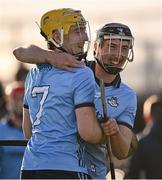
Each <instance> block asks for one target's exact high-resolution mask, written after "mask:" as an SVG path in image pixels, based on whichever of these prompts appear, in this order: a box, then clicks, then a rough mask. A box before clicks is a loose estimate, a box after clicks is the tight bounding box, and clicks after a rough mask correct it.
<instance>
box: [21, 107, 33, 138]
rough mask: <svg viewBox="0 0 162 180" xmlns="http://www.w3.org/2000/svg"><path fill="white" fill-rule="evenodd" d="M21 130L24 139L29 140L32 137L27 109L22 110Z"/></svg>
mask: <svg viewBox="0 0 162 180" xmlns="http://www.w3.org/2000/svg"><path fill="white" fill-rule="evenodd" d="M22 128H23V133H24V135H25V137H26V139H30V138H31V136H32V124H31V121H30V115H29V110H28V109H27V108H23V122H22Z"/></svg>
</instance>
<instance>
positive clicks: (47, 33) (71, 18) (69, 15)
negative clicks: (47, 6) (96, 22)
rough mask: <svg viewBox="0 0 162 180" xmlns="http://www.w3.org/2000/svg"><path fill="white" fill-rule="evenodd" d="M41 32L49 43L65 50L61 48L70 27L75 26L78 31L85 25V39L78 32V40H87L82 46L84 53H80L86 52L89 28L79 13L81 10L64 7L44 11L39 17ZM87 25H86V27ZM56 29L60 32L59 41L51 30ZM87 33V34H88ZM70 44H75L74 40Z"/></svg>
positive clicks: (88, 44) (88, 43)
mask: <svg viewBox="0 0 162 180" xmlns="http://www.w3.org/2000/svg"><path fill="white" fill-rule="evenodd" d="M40 24H41V34H42V35H43V37H45V39H46V40H47V41H48V43H49V42H50V43H49V44H51V43H52V44H53V45H54V47H55V48H59V49H61V50H63V51H65V52H68V51H66V50H65V49H64V48H62V46H63V44H64V40H65V37H67V36H68V34H69V31H70V28H71V27H74V26H76V27H77V28H78V31H80V30H81V28H82V26H85V27H86V30H88V32H86V33H87V36H88V35H89V37H88V38H87V40H86V41H85V40H83V37H82V34H81V33H78V35H79V36H80V41H81V43H82V42H84V43H85V42H87V43H85V46H86V45H87V48H84V51H83V52H84V53H81V54H87V52H88V50H89V46H90V28H89V24H88V22H87V21H86V20H85V19H84V17H83V16H82V14H81V11H79V10H73V9H69V8H64V9H57V10H52V11H49V12H47V13H45V14H44V15H43V16H42V18H41V22H40ZM87 26H88V27H87ZM56 30H57V31H58V32H59V34H60V41H59V42H56V41H55V40H54V39H53V38H52V35H53V32H54V31H56ZM88 33H89V34H88ZM71 43H72V44H75V43H76V42H75V41H74V42H71ZM75 55H76V54H75Z"/></svg>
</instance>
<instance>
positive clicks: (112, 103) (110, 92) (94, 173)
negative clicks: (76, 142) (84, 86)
mask: <svg viewBox="0 0 162 180" xmlns="http://www.w3.org/2000/svg"><path fill="white" fill-rule="evenodd" d="M105 97H106V102H107V114H108V117H112V118H115V119H116V120H117V122H118V124H122V125H125V126H127V127H129V128H130V129H132V127H133V125H134V120H135V114H136V109H137V99H136V93H135V92H134V91H133V90H132V89H131V88H129V87H128V86H127V85H125V84H124V83H122V82H121V79H120V76H117V78H116V79H115V80H114V81H113V83H111V84H109V85H108V86H105ZM95 107H96V114H97V118H98V120H100V119H102V118H103V109H102V101H101V93H100V87H99V85H98V84H97V83H96V87H95ZM83 144H84V145H85V162H86V165H87V168H88V173H89V175H90V176H91V177H92V178H93V179H104V178H105V176H106V174H107V173H108V171H109V165H108V160H107V150H106V145H105V144H97V145H92V144H89V143H85V142H84V143H83Z"/></svg>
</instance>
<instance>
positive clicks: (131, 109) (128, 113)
mask: <svg viewBox="0 0 162 180" xmlns="http://www.w3.org/2000/svg"><path fill="white" fill-rule="evenodd" d="M129 99H130V100H129V103H128V106H127V108H126V110H125V111H124V112H123V113H122V114H121V115H120V116H119V117H118V122H119V124H125V125H126V126H128V127H130V128H133V126H134V121H135V116H136V111H137V96H136V94H135V93H132V94H131V96H130V98H129Z"/></svg>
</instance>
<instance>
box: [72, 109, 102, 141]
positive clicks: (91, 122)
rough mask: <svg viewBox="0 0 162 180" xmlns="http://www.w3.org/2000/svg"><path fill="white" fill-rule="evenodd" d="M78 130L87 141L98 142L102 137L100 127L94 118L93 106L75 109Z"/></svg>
mask: <svg viewBox="0 0 162 180" xmlns="http://www.w3.org/2000/svg"><path fill="white" fill-rule="evenodd" d="M75 112H76V118H77V125H78V132H79V134H80V136H81V138H82V139H84V140H85V141H86V142H89V143H93V144H96V143H99V142H101V141H102V139H103V132H102V129H101V127H100V125H99V123H98V121H97V119H96V113H95V108H94V107H80V108H77V109H76V110H75Z"/></svg>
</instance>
